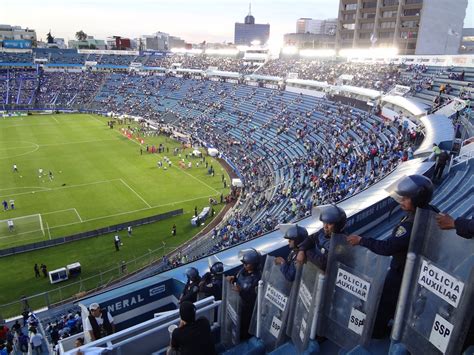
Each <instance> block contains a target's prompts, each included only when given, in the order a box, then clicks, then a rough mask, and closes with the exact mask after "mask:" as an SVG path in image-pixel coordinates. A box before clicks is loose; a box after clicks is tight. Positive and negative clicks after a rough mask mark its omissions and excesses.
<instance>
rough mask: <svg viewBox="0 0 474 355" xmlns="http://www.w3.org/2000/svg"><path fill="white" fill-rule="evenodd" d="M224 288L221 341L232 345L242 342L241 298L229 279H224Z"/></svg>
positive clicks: (229, 345) (226, 344) (228, 345)
mask: <svg viewBox="0 0 474 355" xmlns="http://www.w3.org/2000/svg"><path fill="white" fill-rule="evenodd" d="M222 289H223V292H222V293H223V294H222V301H223V302H222V304H223V309H222V323H221V341H222V344H224V345H225V346H226V347H231V346H235V345H237V344H238V343H239V342H240V314H241V299H240V295H239V293H238V292H237V291H235V290H234V289H233V286H232V285H231V284H230V283H229V282H228V281H226V280H225V281H224V283H223V285H222Z"/></svg>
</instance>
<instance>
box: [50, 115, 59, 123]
mask: <svg viewBox="0 0 474 355" xmlns="http://www.w3.org/2000/svg"><path fill="white" fill-rule="evenodd" d="M51 118H52V119H53V120H54V121H55V122H56V123H59V121H58V120H57V119H56V117H54V115H52V116H51Z"/></svg>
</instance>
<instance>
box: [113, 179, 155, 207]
mask: <svg viewBox="0 0 474 355" xmlns="http://www.w3.org/2000/svg"><path fill="white" fill-rule="evenodd" d="M120 181H121V182H122V184H124V185H125V186H126V187H128V188H129V190H130V191H132V192H133V193H134V194H135V195H136V196H137V197H138V198H139V199H140V200H142V201H143V203H145V205H147V206H148V208H152V207H151V206H150V204H149V203H148V202H146V201H145V199H144V198H143V197H141V196H140V195H139V194H138V192H136V191H135V190H134V189H132V188H131V187H130V185H129V184H127V183H126V182H125V181H124V180H123V179H120Z"/></svg>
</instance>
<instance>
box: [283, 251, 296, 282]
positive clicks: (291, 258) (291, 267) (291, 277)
mask: <svg viewBox="0 0 474 355" xmlns="http://www.w3.org/2000/svg"><path fill="white" fill-rule="evenodd" d="M297 254H298V249H296V250H292V251H291V252H290V254H289V255H288V257H287V258H286V263H284V264H282V265H281V266H280V271H281V272H282V274H283V276H285V279H287V280H288V281H290V282H293V281H295V276H296V264H295V263H296V255H297Z"/></svg>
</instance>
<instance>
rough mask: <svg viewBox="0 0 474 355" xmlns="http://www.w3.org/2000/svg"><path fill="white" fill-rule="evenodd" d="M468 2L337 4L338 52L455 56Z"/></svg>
mask: <svg viewBox="0 0 474 355" xmlns="http://www.w3.org/2000/svg"><path fill="white" fill-rule="evenodd" d="M467 3H468V0H340V1H339V16H338V23H337V33H336V46H337V48H370V47H397V48H398V51H399V53H400V54H418V55H423V54H457V52H458V49H459V45H460V41H461V35H460V34H461V33H462V27H463V22H464V17H465V15H466V8H467Z"/></svg>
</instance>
